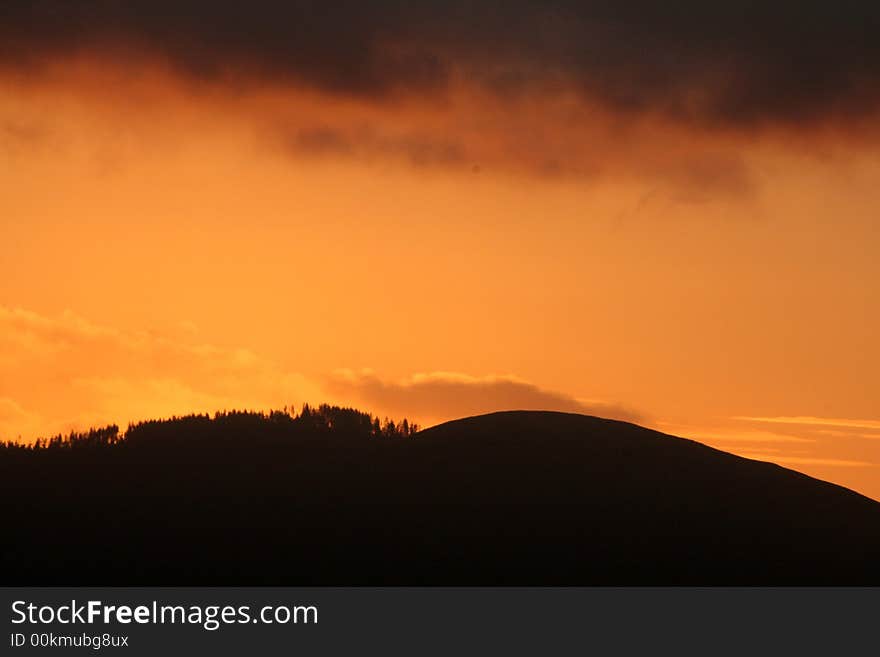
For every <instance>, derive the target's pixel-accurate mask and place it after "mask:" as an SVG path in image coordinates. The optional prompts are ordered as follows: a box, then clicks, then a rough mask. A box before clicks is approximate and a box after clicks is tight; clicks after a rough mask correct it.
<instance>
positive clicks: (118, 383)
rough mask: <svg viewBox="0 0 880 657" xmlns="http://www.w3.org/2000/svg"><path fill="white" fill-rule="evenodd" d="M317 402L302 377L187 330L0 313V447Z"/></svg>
mask: <svg viewBox="0 0 880 657" xmlns="http://www.w3.org/2000/svg"><path fill="white" fill-rule="evenodd" d="M321 398H322V397H321V393H320V390H319V388H318V387H317V386H316V385H314V384H313V383H312V382H311V381H310V380H309V379H308V378H306V377H304V376H303V375H301V374H298V373H296V372H289V371H286V370H285V369H283V368H281V367H279V366H278V365H277V364H275V363H274V362H272V361H270V360H268V359H266V358H263V357H261V356H260V355H258V354H255V353H253V352H252V351H250V350H248V349H244V348H240V347H224V346H218V345H212V344H209V343H206V342H203V341H199V339H198V335H197V334H194V333H193V332H191V331H190V332H183V335H178V336H175V335H165V334H162V333H157V332H150V331H125V330H119V329H115V328H112V327H108V326H104V325H101V324H96V323H94V322H91V321H89V320H87V319H85V318H82V317H80V316H78V315H76V314H74V313H71V312H64V313H62V314H61V315H58V316H54V317H53V316H46V315H41V314H38V313H34V312H31V311H27V310H23V309H17V308H6V307H2V306H0V439H7V438H11V437H16V438H17V437H18V436H19V435H20V436H22V437H23V438H25V439H29V438H36V437H38V435H47V434H54V433H57V432H62V431H68V430H71V429H82V428H87V427H88V426H91V425H97V424H104V423H109V422H116V423H118V424H121V425H123V426H124V425H125V424H126V423H127V422H129V421H134V420H140V419H147V418H151V417H164V416H168V415H174V414H183V413H190V412H212V411H215V410H220V409H224V408H227V409H228V408H254V409H268V408H279V407H281V406H284V405H291V404H298V403H302V402H304V401H311V402H314V401H320V400H321ZM29 409H39V415H36V414H35V413H34V412H33V411H31V410H29Z"/></svg>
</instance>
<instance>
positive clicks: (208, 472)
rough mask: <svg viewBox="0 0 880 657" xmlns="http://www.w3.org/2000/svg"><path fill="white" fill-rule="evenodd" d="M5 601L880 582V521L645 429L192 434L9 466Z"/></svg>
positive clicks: (348, 428) (245, 420) (160, 428)
mask: <svg viewBox="0 0 880 657" xmlns="http://www.w3.org/2000/svg"><path fill="white" fill-rule="evenodd" d="M0 474H2V483H0V493H2V499H0V509H2V512H3V517H4V525H5V528H6V536H7V538H6V539H5V540H4V542H3V545H2V548H0V549H2V552H0V563H2V567H3V573H4V578H5V581H6V582H7V584H9V585H12V584H73V585H84V584H89V585H113V584H125V585H134V584H142V585H150V584H177V585H185V584H212V585H234V584H239V585H247V584H288V585H360V584H370V585H417V584H429V585H459V584H460V585H495V584H502V585H576V584H585V585H589V584H601V585H644V584H646V585H655V584H667V585H679V584H697V585H715V584H768V585H769V584H880V564H878V561H880V560H878V559H877V555H878V554H880V503H878V502H875V501H873V500H870V499H868V498H866V497H864V496H862V495H859V494H857V493H855V492H853V491H850V490H847V489H845V488H842V487H840V486H836V485H833V484H830V483H826V482H823V481H819V480H816V479H813V478H811V477H808V476H806V475H803V474H800V473H797V472H794V471H792V470H788V469H786V468H782V467H779V466H776V465H773V464H769V463H763V462H759V461H753V460H749V459H745V458H741V457H738V456H734V455H732V454H728V453H725V452H722V451H719V450H716V449H713V448H710V447H707V446H705V445H702V444H700V443H697V442H694V441H692V440H686V439H683V438H676V437H673V436H668V435H665V434H662V433H659V432H656V431H652V430H649V429H645V428H642V427H639V426H636V425H634V424H629V423H625V422H618V421H612V420H605V419H601V418H596V417H590V416H584V415H575V414H568V413H553V412H533V411H513V412H502V413H492V414H489V415H483V416H478V417H471V418H465V419H461V420H456V421H453V422H448V423H445V424H442V425H439V426H436V427H433V428H430V429H426V430H424V431H418V432H416V431H414V430H413V428H411V427H409V425H408V424H407V425H406V428H404V427H403V425H400V426H398V425H394V423H388V422H386V423H385V424H384V425H382V424H380V423H379V422H378V420H377V419H376V418H372V417H371V416H369V415H366V414H363V413H359V412H357V411H354V410H352V409H339V408H336V407H329V406H322V407H319V408H318V409H308V408H306V409H304V412H303V413H302V414H300V415H291V414H288V413H280V412H276V413H272V414H268V415H264V414H258V413H229V414H219V415H217V416H215V417H214V418H209V417H208V416H189V417H185V418H176V419H173V420H167V421H156V422H148V423H142V424H140V425H135V426H133V427H130V428H129V430H128V431H127V432H126V434H125V437H124V438H123V437H122V436H120V434H119V433H118V429H117V428H116V427H108V428H106V429H103V430H93V431H92V432H89V433H88V434H81V435H76V436H71V437H69V438H68V439H61V438H59V439H56V440H55V441H54V443H53V442H52V441H49V442H47V443H43V444H41V445H40V447H39V448H38V449H24V448H20V447H15V446H12V445H8V446H7V447H6V448H4V449H3V450H0Z"/></svg>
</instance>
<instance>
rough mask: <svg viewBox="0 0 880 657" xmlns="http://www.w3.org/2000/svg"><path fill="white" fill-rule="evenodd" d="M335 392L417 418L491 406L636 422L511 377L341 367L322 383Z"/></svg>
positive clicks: (611, 408) (624, 412)
mask: <svg viewBox="0 0 880 657" xmlns="http://www.w3.org/2000/svg"><path fill="white" fill-rule="evenodd" d="M327 387H328V390H329V391H330V392H331V393H333V394H336V395H340V396H342V397H345V398H346V399H351V398H352V397H354V398H357V399H358V400H360V402H361V403H364V404H367V405H369V406H370V407H371V408H373V409H374V410H377V411H381V412H385V413H391V414H393V415H396V416H401V417H402V416H408V417H410V418H415V419H417V420H422V419H424V418H428V419H431V420H441V419H452V418H458V417H465V416H470V415H478V414H482V413H490V412H492V411H504V410H547V411H564V412H569V413H584V414H587V415H598V416H602V417H610V418H615V419H619V420H626V421H630V422H636V421H638V420H639V419H640V416H639V415H638V414H637V413H635V412H633V411H632V410H630V409H627V408H623V407H620V406H617V405H615V404H608V403H603V402H585V401H581V400H578V399H575V398H574V397H571V396H570V395H566V394H564V393H560V392H554V391H552V390H544V389H543V388H539V387H538V386H536V385H534V384H532V383H528V382H526V381H522V380H519V379H516V378H512V377H495V376H488V377H472V376H467V375H463V374H456V373H450V372H435V373H432V374H423V375H418V376H415V377H413V378H412V379H410V380H408V381H404V382H391V381H385V380H383V379H380V378H379V377H377V376H376V375H375V374H372V373H370V372H362V373H352V372H343V373H340V375H339V376H337V377H336V378H334V379H332V380H331V381H330V382H329V383H328V386H327Z"/></svg>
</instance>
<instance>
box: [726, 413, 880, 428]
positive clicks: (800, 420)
mask: <svg viewBox="0 0 880 657" xmlns="http://www.w3.org/2000/svg"><path fill="white" fill-rule="evenodd" d="M732 419H734V420H743V421H746V422H765V423H768V424H799V425H806V426H828V427H850V428H853V429H878V430H880V420H862V419H851V418H829V417H814V416H811V415H780V416H773V417H755V416H749V415H738V416H735V417H734V418H732Z"/></svg>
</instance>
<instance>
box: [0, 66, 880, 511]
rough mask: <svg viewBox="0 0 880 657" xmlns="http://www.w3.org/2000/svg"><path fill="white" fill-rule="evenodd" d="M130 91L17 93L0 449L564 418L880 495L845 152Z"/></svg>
mask: <svg viewBox="0 0 880 657" xmlns="http://www.w3.org/2000/svg"><path fill="white" fill-rule="evenodd" d="M131 70H132V69H131V68H130V67H129V68H126V69H125V70H124V71H123V70H122V69H120V68H118V67H107V66H105V65H103V64H100V63H98V62H97V61H96V60H94V59H89V58H87V57H85V58H81V59H73V60H70V61H65V62H64V63H63V64H58V65H55V66H53V67H50V68H49V69H47V70H46V71H44V72H43V73H42V74H41V75H39V76H36V77H34V78H32V79H27V80H25V79H23V78H21V77H20V76H12V75H10V74H4V77H2V82H0V226H2V240H0V264H2V273H3V275H2V277H0V437H5V438H16V437H18V436H21V437H22V438H23V439H30V438H33V437H35V436H37V435H43V434H47V433H52V432H56V431H60V430H66V429H69V428H75V427H76V428H82V427H86V426H89V425H91V424H96V423H104V422H111V421H116V422H123V423H124V422H126V421H128V420H137V419H143V418H148V417H155V416H165V415H169V414H174V413H184V412H190V411H212V410H217V409H221V408H231V407H249V408H270V407H279V406H283V405H285V404H297V405H299V404H301V403H302V402H303V401H311V402H315V401H323V400H327V401H334V402H341V403H350V404H354V405H357V406H359V407H362V408H364V409H365V410H371V411H374V412H377V413H380V414H392V415H395V416H401V415H407V416H408V417H410V418H413V419H415V420H416V421H419V422H421V423H423V424H429V423H432V422H437V421H441V420H445V419H449V418H453V417H457V416H461V415H465V414H473V413H478V412H484V411H490V410H497V409H501V408H551V409H560V410H570V411H580V412H589V413H596V414H600V415H607V416H611V417H619V418H623V419H631V420H635V421H638V422H639V423H641V424H644V425H647V426H651V427H654V428H657V429H660V430H663V431H667V432H669V433H674V434H678V435H684V436H688V437H692V438H695V439H697V440H701V441H703V442H707V443H709V444H711V445H714V446H717V447H720V448H722V449H725V450H729V451H733V452H736V453H739V454H744V455H747V456H751V457H754V458H760V459H765V460H771V461H774V462H777V463H780V464H782V465H785V466H788V467H792V468H795V469H797V470H801V471H803V472H806V473H808V474H811V475H814V476H818V477H821V478H823V479H828V480H831V481H834V482H838V483H841V484H844V485H846V486H849V487H852V488H855V489H856V490H859V491H861V492H863V493H865V494H868V495H870V496H872V497H874V498H878V499H880V467H878V465H880V406H878V397H877V390H878V386H877V383H876V377H877V372H880V341H878V340H876V333H877V328H878V327H880V303H878V299H877V291H876V290H877V285H876V281H878V280H880V261H878V259H877V258H876V253H877V251H878V248H877V247H878V246H880V244H878V237H877V233H876V208H877V206H878V201H880V198H878V194H880V192H878V190H880V160H878V157H877V155H876V152H877V151H876V148H872V147H870V146H860V145H859V144H858V141H857V140H855V139H854V138H853V136H852V132H848V133H847V134H844V133H843V132H842V131H840V130H832V129H831V128H827V129H825V128H823V129H821V130H819V129H817V130H815V131H813V133H812V134H811V135H810V136H809V138H806V137H804V135H803V134H799V133H795V132H786V131H783V130H782V129H772V130H771V129H766V130H761V131H759V132H757V133H753V132H749V133H746V132H744V131H736V130H719V129H714V130H709V129H708V128H705V129H704V128H695V127H693V126H691V127H682V126H680V125H675V124H673V123H672V122H670V121H668V120H666V119H664V118H663V117H660V116H652V115H650V114H646V115H642V116H640V117H638V118H629V119H627V120H622V119H621V117H619V116H617V115H615V114H614V113H613V112H611V111H610V110H608V109H602V108H601V107H600V106H598V105H592V104H591V103H589V102H586V101H583V100H582V99H579V98H576V97H575V96H574V95H573V94H572V93H570V92H569V91H566V90H565V89H562V90H559V91H557V92H556V93H554V94H550V95H547V96H533V97H529V98H521V99H515V100H510V99H508V100H506V101H504V102H501V101H499V100H498V99H497V98H493V97H491V96H489V95H487V94H485V93H484V92H482V91H480V90H479V89H478V88H476V87H473V86H471V85H469V84H468V83H467V81H465V80H460V81H453V83H452V86H451V90H450V91H449V93H448V94H447V95H445V96H444V98H443V99H442V102H440V101H438V100H437V99H436V98H429V99H425V98H422V99H419V98H411V97H406V96H397V97H392V98H385V99H382V100H363V99H361V100H357V99H351V98H345V97H340V96H335V95H330V94H327V93H322V92H318V91H315V90H307V89H304V88H300V87H295V86H293V87H276V86H272V85H268V84H267V85H261V86H259V87H257V88H246V89H229V88H224V87H222V86H215V85H212V84H210V83H204V84H202V85H192V84H189V83H184V82H182V81H181V80H179V79H178V78H176V77H175V76H174V75H173V74H171V73H169V72H168V71H167V70H166V69H165V68H163V67H162V66H160V65H159V64H157V63H155V62H152V63H150V62H139V63H138V64H137V66H136V67H135V70H136V71H137V74H136V75H131Z"/></svg>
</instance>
